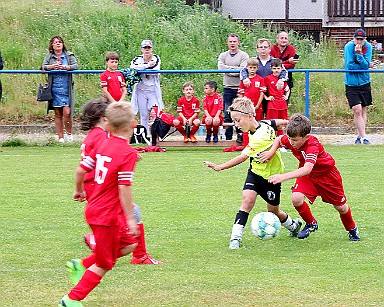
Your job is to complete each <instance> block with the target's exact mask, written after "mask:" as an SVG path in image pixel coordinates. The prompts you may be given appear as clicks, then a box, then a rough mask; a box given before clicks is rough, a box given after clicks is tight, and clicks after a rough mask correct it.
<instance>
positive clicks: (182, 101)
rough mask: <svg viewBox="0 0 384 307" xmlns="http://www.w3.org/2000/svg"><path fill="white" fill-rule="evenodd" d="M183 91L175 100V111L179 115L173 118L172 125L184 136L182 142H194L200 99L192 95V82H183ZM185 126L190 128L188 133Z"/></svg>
mask: <svg viewBox="0 0 384 307" xmlns="http://www.w3.org/2000/svg"><path fill="white" fill-rule="evenodd" d="M183 93H184V96H183V97H181V98H179V100H178V101H177V113H178V114H179V117H178V118H176V119H174V120H173V125H174V126H175V128H176V129H177V130H178V131H179V132H180V133H181V135H182V136H183V137H184V143H187V142H188V141H191V142H192V143H196V142H197V139H196V137H195V133H196V132H197V130H199V127H200V119H199V113H200V101H199V99H197V98H196V97H195V96H193V94H194V93H195V86H194V85H193V83H192V82H185V83H184V84H183ZM183 125H184V126H185V128H184V127H183ZM187 127H189V128H190V131H189V133H187V131H186V130H187ZM187 134H188V135H187Z"/></svg>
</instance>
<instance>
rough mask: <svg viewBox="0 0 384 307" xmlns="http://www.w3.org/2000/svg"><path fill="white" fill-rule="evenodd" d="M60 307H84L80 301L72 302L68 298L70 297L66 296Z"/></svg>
mask: <svg viewBox="0 0 384 307" xmlns="http://www.w3.org/2000/svg"><path fill="white" fill-rule="evenodd" d="M60 306H65V307H83V304H82V303H80V301H75V300H71V299H70V298H69V297H68V295H65V296H63V298H62V299H61V300H60V303H59V307H60Z"/></svg>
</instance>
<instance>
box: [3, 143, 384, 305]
mask: <svg viewBox="0 0 384 307" xmlns="http://www.w3.org/2000/svg"><path fill="white" fill-rule="evenodd" d="M327 150H328V151H329V152H330V153H331V154H332V155H333V156H334V157H335V159H336V160H337V164H338V167H339V169H340V171H341V173H342V175H343V181H344V186H345V191H346V195H347V198H348V203H349V205H350V206H351V208H352V212H353V217H354V218H355V220H356V222H357V224H358V226H359V229H360V232H361V237H362V241H361V242H356V243H351V242H349V241H348V237H347V233H346V231H345V230H344V228H343V226H342V223H341V221H340V218H339V214H338V213H337V211H336V210H335V209H333V208H332V206H330V205H327V204H324V203H322V202H321V199H317V201H316V202H315V204H314V205H313V206H312V207H311V209H312V211H313V213H314V215H315V216H316V218H317V220H318V222H319V230H318V231H317V232H315V233H314V234H312V235H311V236H310V237H309V238H308V239H305V240H298V239H295V238H291V237H289V236H288V231H287V230H285V229H282V230H281V233H280V235H279V236H278V237H277V238H275V239H273V240H270V241H261V240H259V239H257V238H256V237H254V236H253V235H252V234H251V231H250V228H249V223H248V225H247V226H246V229H245V232H244V236H243V239H244V247H243V248H241V249H240V250H230V249H229V248H228V244H229V235H230V232H231V228H232V224H233V221H234V217H235V214H236V212H237V211H238V209H239V206H240V203H241V190H242V186H243V183H244V179H245V176H246V172H247V168H248V165H247V163H246V162H245V163H243V164H241V165H239V166H237V167H234V168H232V169H228V170H225V171H222V172H214V171H213V170H211V169H209V168H207V167H205V166H204V165H203V161H204V160H208V161H213V162H218V163H221V162H224V161H227V160H228V159H230V158H233V157H235V156H237V155H238V153H223V152H221V150H220V149H219V148H211V149H206V148H205V149H201V148H193V149H191V148H189V149H188V148H182V149H180V148H173V149H169V150H168V151H167V152H165V153H144V154H142V156H143V159H142V160H141V161H140V162H139V163H138V165H137V167H136V171H135V183H134V185H133V195H134V200H135V202H136V203H137V204H138V205H139V206H140V209H141V213H142V219H143V222H144V225H145V229H146V241H147V249H148V252H149V253H150V254H151V255H152V256H154V257H155V258H156V259H159V260H162V261H164V262H165V264H164V265H162V266H148V265H143V266H134V265H130V264H129V261H130V256H128V257H125V258H121V259H119V261H118V263H117V265H116V267H115V268H114V269H113V270H112V271H111V272H109V273H108V274H107V275H106V276H105V277H104V279H103V282H102V283H101V284H100V285H99V286H98V287H97V288H96V289H95V290H94V291H93V292H92V293H91V294H90V295H89V296H88V297H87V298H86V299H85V300H84V302H83V304H84V306H100V307H101V306H108V307H121V306H153V307H158V306H185V307H188V306H223V307H226V306H238V305H239V304H241V306H260V307H263V306H265V307H266V306H298V305H301V306H308V305H311V306H315V305H316V306H349V307H361V306H381V305H382V302H383V300H384V296H383V291H382V285H383V283H384V276H383V274H382V272H383V270H384V267H383V261H382V259H383V256H384V254H383V248H382V246H383V236H382V235H381V234H382V233H383V232H384V225H383V223H382V216H383V214H384V204H383V199H384V183H383V181H382V179H381V178H382V169H383V168H384V162H383V161H384V160H383V159H381V158H380V157H382V152H383V150H384V148H383V146H369V147H367V146H328V147H327ZM351 157H358V159H359V162H358V163H359V165H363V166H364V171H362V167H356V159H351ZM79 158H80V153H79V149H78V147H77V148H75V147H66V146H57V147H49V148H48V147H23V148H1V150H0V167H1V176H2V180H1V181H0V191H1V193H2V194H1V195H2V196H1V202H0V210H1V212H3V214H1V216H0V220H1V225H2V226H1V227H0V246H1V248H2V249H1V253H0V274H1V279H0V287H1V289H4V291H2V295H1V296H0V306H2V307H10V306H28V305H30V304H31V302H33V305H35V306H40V307H43V306H56V305H57V303H58V301H59V299H60V298H61V297H62V296H63V295H64V294H66V293H67V292H68V291H69V290H70V288H71V282H70V279H69V275H68V273H67V271H66V269H65V262H66V261H68V260H70V259H72V258H79V257H85V256H86V255H88V253H89V251H88V249H87V248H86V247H85V246H84V244H83V242H82V236H83V234H85V233H87V232H89V229H88V227H87V225H86V224H85V221H84V205H83V204H79V203H75V202H74V201H73V200H72V193H73V189H74V179H73V173H74V171H75V168H76V167H77V165H78V163H79ZM283 159H284V162H285V164H286V170H287V171H290V170H294V169H296V167H297V160H296V159H294V158H293V157H292V155H291V154H284V155H283ZM359 182H364V186H361V185H359V184H357V183H359ZM292 184H293V181H288V182H285V183H283V185H282V201H281V203H282V205H281V207H282V209H283V210H285V211H286V212H288V213H289V214H290V215H291V216H292V217H297V213H296V211H295V210H294V209H293V206H292V205H291V200H290V198H291V191H290V187H291V185H292ZM265 210H266V206H265V203H264V201H262V200H261V199H259V198H258V199H257V201H256V205H255V208H254V209H253V211H252V212H251V215H250V218H252V217H253V216H254V215H255V214H256V213H257V212H261V211H265ZM42 289H43V290H44V291H42Z"/></svg>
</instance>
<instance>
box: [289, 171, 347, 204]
mask: <svg viewBox="0 0 384 307" xmlns="http://www.w3.org/2000/svg"><path fill="white" fill-rule="evenodd" d="M293 192H299V193H302V194H304V195H305V197H307V198H308V200H309V201H310V202H311V203H313V202H314V201H315V199H316V197H317V196H321V199H322V200H323V202H325V203H328V204H331V205H334V206H343V205H344V204H345V203H346V202H347V198H346V196H345V193H344V188H343V181H342V178H341V175H340V172H339V171H338V169H337V168H336V166H334V167H332V168H331V169H330V171H329V172H328V173H327V174H325V175H323V176H318V177H316V178H311V177H309V176H304V177H300V178H297V179H296V182H295V185H294V186H293V188H292V193H293Z"/></svg>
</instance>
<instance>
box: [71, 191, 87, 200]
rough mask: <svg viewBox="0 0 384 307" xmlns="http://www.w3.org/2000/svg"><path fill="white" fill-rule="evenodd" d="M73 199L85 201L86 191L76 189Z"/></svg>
mask: <svg viewBox="0 0 384 307" xmlns="http://www.w3.org/2000/svg"><path fill="white" fill-rule="evenodd" d="M73 200H75V201H78V202H83V201H85V192H84V191H75V192H74V193H73Z"/></svg>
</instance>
